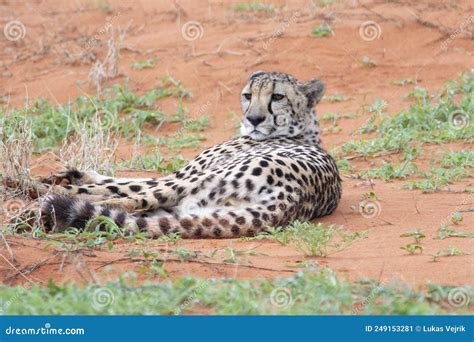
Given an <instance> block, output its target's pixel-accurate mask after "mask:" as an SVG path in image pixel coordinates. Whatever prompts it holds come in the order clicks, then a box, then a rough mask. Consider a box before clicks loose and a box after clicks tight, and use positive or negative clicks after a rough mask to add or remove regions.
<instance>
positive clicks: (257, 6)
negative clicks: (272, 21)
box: [233, 1, 279, 14]
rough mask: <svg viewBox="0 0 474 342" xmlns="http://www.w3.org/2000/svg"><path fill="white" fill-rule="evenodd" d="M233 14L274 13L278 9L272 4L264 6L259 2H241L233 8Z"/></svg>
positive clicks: (264, 4)
mask: <svg viewBox="0 0 474 342" xmlns="http://www.w3.org/2000/svg"><path fill="white" fill-rule="evenodd" d="M233 10H234V11H235V12H264V13H267V14H272V13H275V12H277V11H278V10H279V8H278V7H277V6H276V5H274V4H266V3H263V2H260V1H252V2H243V3H240V4H237V5H234V6H233Z"/></svg>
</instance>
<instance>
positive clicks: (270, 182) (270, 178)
mask: <svg viewBox="0 0 474 342" xmlns="http://www.w3.org/2000/svg"><path fill="white" fill-rule="evenodd" d="M274 181H275V180H274V179H273V177H272V176H270V175H268V177H267V183H268V185H272V184H273V182H274Z"/></svg>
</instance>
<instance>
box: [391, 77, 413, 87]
mask: <svg viewBox="0 0 474 342" xmlns="http://www.w3.org/2000/svg"><path fill="white" fill-rule="evenodd" d="M418 82H419V80H418V79H416V78H407V79H404V80H396V81H393V82H392V84H394V85H397V86H400V87H403V86H405V85H407V84H417V83H418Z"/></svg>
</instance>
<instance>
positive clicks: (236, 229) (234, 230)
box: [230, 224, 240, 235]
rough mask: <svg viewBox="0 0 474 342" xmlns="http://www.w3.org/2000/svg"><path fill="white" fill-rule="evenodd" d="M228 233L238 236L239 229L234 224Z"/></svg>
mask: <svg viewBox="0 0 474 342" xmlns="http://www.w3.org/2000/svg"><path fill="white" fill-rule="evenodd" d="M230 231H231V232H232V234H234V235H240V227H239V226H237V225H235V224H234V225H233V226H232V228H230Z"/></svg>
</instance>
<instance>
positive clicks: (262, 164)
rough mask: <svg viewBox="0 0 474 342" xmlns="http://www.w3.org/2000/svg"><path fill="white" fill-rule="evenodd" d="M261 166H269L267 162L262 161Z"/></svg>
mask: <svg viewBox="0 0 474 342" xmlns="http://www.w3.org/2000/svg"><path fill="white" fill-rule="evenodd" d="M259 164H260V166H261V167H267V166H268V165H269V164H268V162H267V161H266V160H260V163H259Z"/></svg>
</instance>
